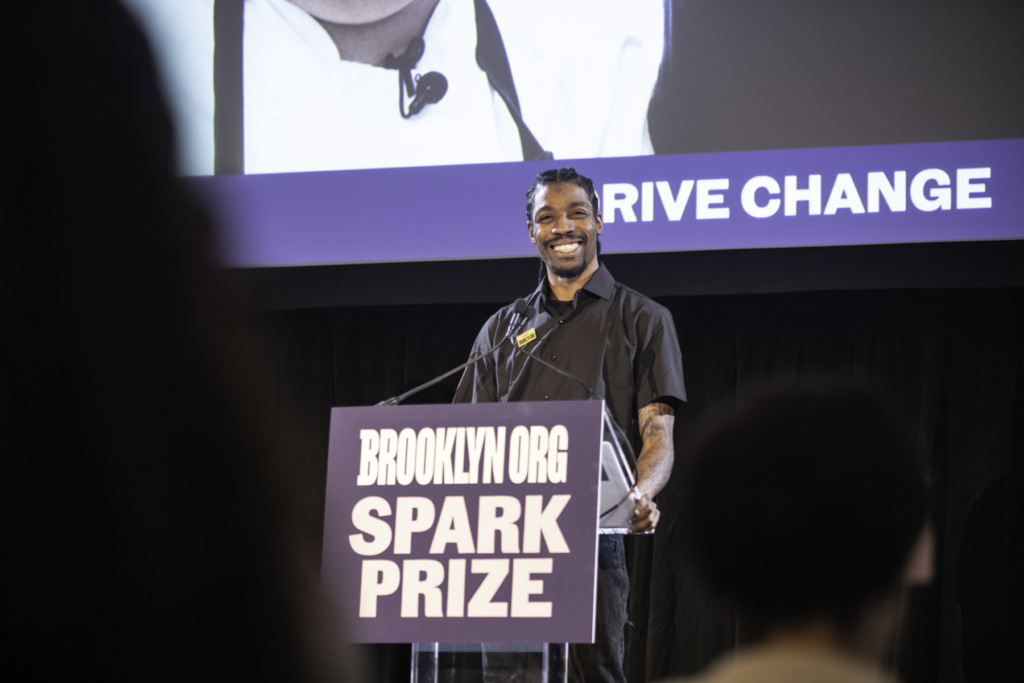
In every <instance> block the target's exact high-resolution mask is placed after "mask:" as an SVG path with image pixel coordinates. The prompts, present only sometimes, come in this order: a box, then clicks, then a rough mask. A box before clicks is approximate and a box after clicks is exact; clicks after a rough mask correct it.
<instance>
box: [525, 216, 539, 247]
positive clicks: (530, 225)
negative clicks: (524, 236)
mask: <svg viewBox="0 0 1024 683" xmlns="http://www.w3.org/2000/svg"><path fill="white" fill-rule="evenodd" d="M526 232H527V233H529V235H530V241H531V242H533V243H534V244H537V238H536V237H534V235H533V223H531V222H530V221H526Z"/></svg>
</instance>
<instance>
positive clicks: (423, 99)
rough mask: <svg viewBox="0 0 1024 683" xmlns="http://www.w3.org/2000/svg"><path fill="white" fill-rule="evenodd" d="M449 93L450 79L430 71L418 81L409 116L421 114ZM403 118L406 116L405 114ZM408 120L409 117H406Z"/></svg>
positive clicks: (410, 104)
mask: <svg viewBox="0 0 1024 683" xmlns="http://www.w3.org/2000/svg"><path fill="white" fill-rule="evenodd" d="M446 92H448V79H447V78H445V77H444V75H443V74H440V73H438V72H436V71H428V72H427V73H425V74H423V75H422V76H420V77H419V79H417V80H416V95H415V97H413V98H412V102H410V103H409V116H414V115H416V114H419V113H420V111H421V110H422V109H423V107H425V106H427V105H428V104H436V103H437V102H440V101H441V98H442V97H444V94H445V93H446ZM403 116H405V115H404V114H403ZM406 118H408V117H406Z"/></svg>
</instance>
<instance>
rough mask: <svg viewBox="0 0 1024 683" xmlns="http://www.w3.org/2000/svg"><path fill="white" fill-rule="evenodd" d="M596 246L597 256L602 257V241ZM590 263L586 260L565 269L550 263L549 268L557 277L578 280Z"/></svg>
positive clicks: (598, 241)
mask: <svg viewBox="0 0 1024 683" xmlns="http://www.w3.org/2000/svg"><path fill="white" fill-rule="evenodd" d="M596 245H597V254H596V256H600V255H601V240H597V242H596ZM588 263H589V261H587V260H586V259H584V260H583V261H581V262H580V263H577V264H575V265H572V266H564V267H561V268H559V267H558V266H556V265H554V264H553V263H549V264H548V267H550V268H551V272H552V273H554V274H555V275H557V276H558V277H564V278H565V279H567V280H574V279H576V278H578V277H579V276H580V275H583V271H585V270H586V269H587V265H588Z"/></svg>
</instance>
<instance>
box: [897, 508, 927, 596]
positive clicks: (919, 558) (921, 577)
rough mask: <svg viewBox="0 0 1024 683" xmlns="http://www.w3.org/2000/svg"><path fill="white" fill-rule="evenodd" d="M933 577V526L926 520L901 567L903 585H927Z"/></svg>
mask: <svg viewBox="0 0 1024 683" xmlns="http://www.w3.org/2000/svg"><path fill="white" fill-rule="evenodd" d="M934 578H935V528H934V527H933V526H932V523H931V521H930V520H926V521H925V523H924V526H923V527H922V528H921V533H919V534H918V535H917V540H916V541H914V545H913V546H912V547H911V548H910V553H909V554H908V555H907V563H906V565H904V567H903V585H904V586H927V585H928V584H930V583H931V582H932V580H933V579H934Z"/></svg>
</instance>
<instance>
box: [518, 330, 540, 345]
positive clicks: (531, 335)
mask: <svg viewBox="0 0 1024 683" xmlns="http://www.w3.org/2000/svg"><path fill="white" fill-rule="evenodd" d="M536 338H537V328H536V327H531V328H530V329H528V330H527V331H526V332H523V333H522V334H520V335H517V336H516V346H518V347H519V348H522V347H523V346H525V345H526V344H529V343H530V342H532V341H533V340H534V339H536Z"/></svg>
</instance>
